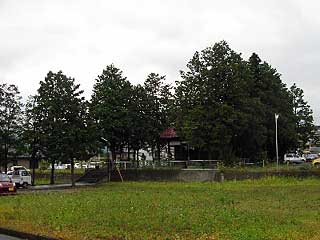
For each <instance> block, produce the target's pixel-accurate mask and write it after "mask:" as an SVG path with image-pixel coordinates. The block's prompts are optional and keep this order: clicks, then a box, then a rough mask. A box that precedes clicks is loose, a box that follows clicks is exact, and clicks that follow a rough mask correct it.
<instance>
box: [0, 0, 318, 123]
mask: <svg viewBox="0 0 320 240" xmlns="http://www.w3.org/2000/svg"><path fill="white" fill-rule="evenodd" d="M319 11H320V3H319V2H318V1H316V0H308V1H303V0H268V1H262V0H243V1H239V0H224V1H218V0H198V1H194V0H157V1H155V0H146V1H143V0H137V1H132V0H131V1H130V0H118V1H107V0H104V1H103V0H101V1H94V0H87V1H80V0H75V1H72V0H64V1H58V0H51V1H46V0H37V1H36V0H19V1H18V0H8V1H6V0H0V83H1V82H5V83H14V84H17V85H18V86H19V89H20V91H21V93H22V95H23V96H24V97H26V96H28V95H30V94H34V93H35V92H36V90H37V88H38V83H39V81H40V80H43V79H44V77H45V75H46V73H47V72H48V71H49V70H52V71H58V70H62V71H63V72H64V73H65V74H66V75H68V76H71V77H74V78H75V79H76V81H77V82H78V83H80V84H81V86H82V89H83V90H85V93H86V96H87V98H89V97H90V95H91V90H92V86H93V84H94V82H95V78H96V76H97V75H99V74H100V73H101V72H102V69H103V68H104V67H105V66H106V65H108V64H111V63H114V64H115V65H116V67H118V68H120V69H121V70H122V71H123V73H124V75H125V76H126V77H127V78H128V79H129V80H130V81H131V82H132V83H134V84H135V83H142V82H143V81H144V79H145V78H146V76H147V75H148V74H149V73H150V72H157V73H160V74H161V75H166V76H167V79H168V81H170V82H174V81H175V80H179V70H183V69H185V66H186V63H187V61H188V60H189V59H190V58H191V57H192V55H193V54H194V52H195V51H197V50H202V49H204V48H206V47H208V46H210V45H213V44H214V43H215V42H218V41H221V40H226V41H227V42H228V43H229V45H230V47H231V48H232V49H234V50H235V51H237V52H241V53H242V54H243V57H244V58H245V59H247V58H248V57H249V56H250V54H251V53H252V52H256V53H258V54H259V56H260V58H261V59H262V60H265V61H267V62H269V63H270V64H271V65H272V66H273V67H274V68H276V69H277V70H278V72H280V73H281V74H282V80H283V81H284V82H285V83H286V84H287V85H288V86H291V85H292V84H293V83H294V82H296V83H297V85H298V86H299V87H301V88H303V89H304V92H305V98H306V99H307V100H308V102H309V104H310V105H311V107H312V109H313V110H314V113H315V119H316V123H320V94H318V92H319V87H318V86H319V84H318V79H317V78H318V76H320V45H319V42H320V41H319V40H320V31H319V29H320V14H319Z"/></svg>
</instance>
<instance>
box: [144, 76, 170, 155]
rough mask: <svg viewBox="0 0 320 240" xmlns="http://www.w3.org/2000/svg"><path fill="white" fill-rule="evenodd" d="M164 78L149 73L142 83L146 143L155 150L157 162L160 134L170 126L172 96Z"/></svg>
mask: <svg viewBox="0 0 320 240" xmlns="http://www.w3.org/2000/svg"><path fill="white" fill-rule="evenodd" d="M165 81H166V77H165V76H160V75H159V74H156V73H150V74H149V75H148V77H147V79H146V80H145V82H144V89H145V91H146V101H147V105H146V107H145V108H146V109H145V111H146V123H145V126H146V132H147V143H148V145H149V147H151V149H152V153H153V152H154V149H156V150H157V151H156V153H157V157H156V158H157V160H160V150H161V142H160V134H161V132H163V131H164V130H165V129H166V128H168V127H170V126H171V125H172V117H171V116H172V107H173V95H172V93H171V89H172V87H171V85H170V84H166V83H165Z"/></svg>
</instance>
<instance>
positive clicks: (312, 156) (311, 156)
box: [305, 153, 319, 162]
mask: <svg viewBox="0 0 320 240" xmlns="http://www.w3.org/2000/svg"><path fill="white" fill-rule="evenodd" d="M305 158H306V162H312V160H314V159H316V158H319V155H318V154H316V153H308V154H306V155H305Z"/></svg>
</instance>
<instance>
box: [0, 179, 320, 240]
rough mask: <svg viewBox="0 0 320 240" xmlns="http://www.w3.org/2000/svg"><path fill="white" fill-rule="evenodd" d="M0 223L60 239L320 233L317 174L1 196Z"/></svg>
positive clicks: (298, 236) (312, 236)
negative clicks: (304, 178) (298, 177)
mask: <svg viewBox="0 0 320 240" xmlns="http://www.w3.org/2000/svg"><path fill="white" fill-rule="evenodd" d="M0 226H2V227H8V228H12V229H18V230H22V231H27V232H32V233H39V234H44V235H49V236H53V237H60V238H63V239H244V240H250V239H257V240H258V239H259V240H260V239H288V240H289V239H301V240H302V239H304V240H305V239H312V240H316V239H320V231H319V230H320V180H319V179H306V180H298V179H293V178H289V179H284V178H268V179H260V180H248V181H242V182H224V183H177V182H176V183H172V182H171V183H166V182H128V183H110V184H104V185H100V186H99V187H94V188H80V189H76V190H67V191H52V192H38V193H27V194H19V195H16V196H8V197H1V198H0Z"/></svg>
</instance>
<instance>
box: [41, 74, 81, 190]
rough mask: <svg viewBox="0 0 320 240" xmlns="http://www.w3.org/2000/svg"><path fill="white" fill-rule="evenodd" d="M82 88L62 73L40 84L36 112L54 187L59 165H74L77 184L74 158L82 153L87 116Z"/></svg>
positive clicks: (72, 171) (47, 78)
mask: <svg viewBox="0 0 320 240" xmlns="http://www.w3.org/2000/svg"><path fill="white" fill-rule="evenodd" d="M79 87H80V85H78V84H75V80H74V79H72V78H70V77H67V76H66V75H64V74H63V73H62V72H61V71H60V72H58V73H53V72H51V71H50V72H49V73H48V74H47V76H46V78H45V80H44V81H41V82H40V87H39V89H38V95H37V96H36V97H37V110H36V111H37V113H38V114H39V120H40V122H39V125H40V128H41V135H40V142H41V145H42V147H43V148H42V152H43V153H44V154H45V156H46V157H47V158H48V159H49V160H50V161H51V167H52V170H51V180H50V183H51V184H54V165H55V163H57V162H58V161H61V162H66V161H69V162H70V163H71V175H72V185H74V184H75V181H74V158H75V157H77V156H78V155H79V153H80V152H82V148H83V144H82V143H83V137H84V136H85V134H84V133H83V132H84V131H85V123H84V115H85V113H86V110H85V108H84V98H83V97H82V96H81V95H82V93H83V91H81V90H79Z"/></svg>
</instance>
